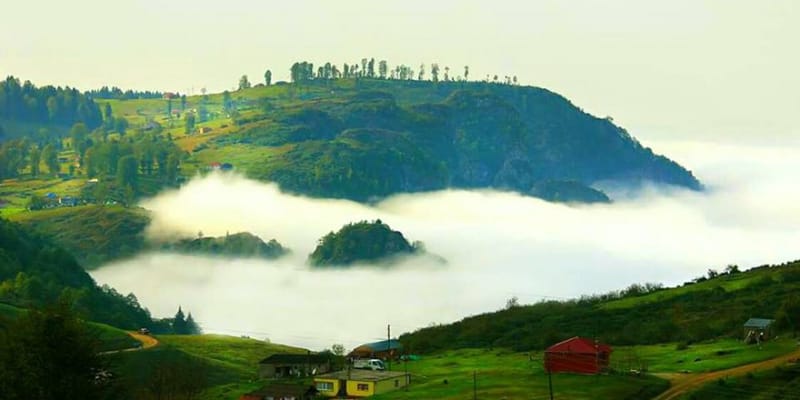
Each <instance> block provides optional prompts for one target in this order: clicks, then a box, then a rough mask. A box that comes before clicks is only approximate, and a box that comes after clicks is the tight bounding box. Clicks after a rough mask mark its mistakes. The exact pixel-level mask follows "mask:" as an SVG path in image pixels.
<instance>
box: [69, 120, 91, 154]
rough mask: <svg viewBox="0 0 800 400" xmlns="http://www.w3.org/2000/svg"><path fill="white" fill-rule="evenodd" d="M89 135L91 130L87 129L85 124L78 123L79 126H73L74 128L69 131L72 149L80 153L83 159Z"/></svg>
mask: <svg viewBox="0 0 800 400" xmlns="http://www.w3.org/2000/svg"><path fill="white" fill-rule="evenodd" d="M87 135H89V130H88V129H87V128H86V124H84V123H83V122H78V123H77V124H75V125H72V128H71V129H70V130H69V137H70V142H71V143H72V149H73V150H75V152H77V153H79V155H80V156H81V157H83V152H84V151H86V149H85V146H86V136H87Z"/></svg>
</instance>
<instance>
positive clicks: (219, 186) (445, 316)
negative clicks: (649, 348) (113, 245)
mask: <svg viewBox="0 0 800 400" xmlns="http://www.w3.org/2000/svg"><path fill="white" fill-rule="evenodd" d="M658 145H659V147H661V148H663V149H665V150H667V152H668V153H670V154H673V155H674V156H675V158H676V159H678V160H680V161H681V162H682V163H683V164H684V165H687V166H690V167H691V168H692V169H693V170H694V171H695V173H696V174H697V176H698V177H699V178H700V179H701V180H702V181H703V183H704V184H705V185H706V186H707V190H706V191H704V192H692V191H688V190H682V189H677V188H666V187H646V188H644V189H641V190H638V191H635V192H628V191H625V192H614V191H613V190H610V191H609V193H610V195H611V196H612V197H613V198H614V199H615V202H614V203H613V204H610V205H608V204H601V205H588V206H587V205H584V206H577V205H571V206H570V205H564V204H556V203H547V202H544V201H541V200H539V199H535V198H531V197H524V196H521V195H518V194H514V193H507V192H505V193H504V192H494V191H488V190H478V191H464V190H446V191H440V192H432V193H418V194H402V195H397V196H393V197H390V198H388V199H386V200H384V201H382V202H380V203H378V204H376V205H374V206H368V205H363V204H359V203H354V202H351V201H346V200H330V199H310V198H306V197H302V196H294V195H288V194H285V193H282V192H280V190H279V189H278V188H277V186H276V185H274V184H271V183H263V182H256V181H251V180H247V179H245V178H242V177H240V176H238V175H228V174H212V175H210V176H207V177H204V178H200V177H198V178H196V179H194V180H192V181H190V182H189V183H188V184H187V185H185V186H183V187H182V188H181V189H180V190H174V191H169V192H164V193H162V194H159V195H158V196H157V197H155V198H152V199H148V200H146V201H144V202H143V203H142V206H144V207H145V208H147V209H149V210H151V211H152V217H153V222H152V223H151V225H150V226H149V227H148V232H147V235H148V237H150V238H155V237H165V236H169V237H173V236H175V235H178V236H184V237H194V236H195V235H197V232H198V231H202V232H203V234H204V235H205V236H222V235H225V234H226V233H227V232H230V233H235V232H239V231H248V232H252V233H254V234H256V235H259V236H260V237H261V238H262V239H264V240H269V239H271V238H275V239H277V240H278V241H279V242H281V243H282V244H283V245H285V246H287V247H288V248H290V249H291V251H292V253H291V254H290V255H288V256H286V257H283V258H280V259H278V260H274V261H264V260H254V259H228V258H215V257H201V256H181V255H175V254H160V253H151V254H141V255H139V256H137V257H136V258H133V259H130V260H123V261H119V262H115V263H111V264H109V265H105V266H103V267H101V268H100V269H98V270H93V271H91V274H92V276H93V277H94V278H95V279H96V280H97V281H98V283H101V284H104V283H107V284H109V285H111V286H112V287H114V288H115V289H117V290H119V291H120V292H122V293H129V292H134V293H135V294H136V295H137V296H138V298H139V301H140V302H141V303H142V304H144V305H145V306H147V307H148V308H149V309H150V310H151V311H152V312H153V314H154V315H155V316H159V317H164V316H171V315H174V313H175V311H176V310H177V307H178V306H179V305H180V306H182V307H183V309H184V310H185V311H186V310H188V311H191V312H192V313H193V316H194V317H195V319H196V320H198V321H199V323H200V324H201V325H202V327H203V328H204V329H205V330H206V331H207V332H214V333H226V334H233V335H237V336H238V335H248V336H251V337H254V338H258V339H264V338H269V339H270V340H271V341H273V342H276V343H287V344H293V345H297V346H303V347H307V348H311V349H315V350H321V349H324V348H327V347H330V346H331V345H332V344H334V343H341V344H344V345H345V346H346V347H347V348H352V347H354V346H356V345H358V344H360V343H364V342H370V341H375V340H380V339H381V338H382V337H385V336H384V335H385V332H386V331H385V329H386V324H391V325H392V327H393V328H392V329H393V332H394V333H395V334H400V333H403V332H409V331H413V330H416V329H418V328H422V327H425V326H428V325H430V324H431V323H449V322H452V321H456V320H459V319H461V318H464V317H466V316H469V315H474V314H478V313H484V312H490V311H494V310H498V309H500V308H502V307H503V306H504V305H505V303H506V301H507V300H508V299H510V298H511V297H512V296H516V297H517V298H518V299H519V301H520V303H523V304H531V303H534V302H537V301H541V300H552V299H569V298H577V297H580V296H581V295H589V294H599V293H606V292H609V291H613V290H620V289H623V288H625V287H627V286H628V285H630V284H632V283H645V282H652V283H661V284H664V285H667V286H675V285H680V284H682V283H683V282H686V281H689V280H691V279H693V278H695V277H699V276H702V275H705V274H706V273H707V271H708V269H716V270H718V271H722V270H724V269H725V267H726V266H727V265H729V264H737V265H739V266H740V268H741V269H742V270H744V269H748V268H752V267H755V266H759V265H763V264H776V263H782V262H785V261H791V260H795V259H798V257H799V256H798V253H797V243H800V231H799V230H798V229H797V227H798V226H800V212H798V211H800V209H798V204H800V188H799V187H798V186H797V184H796V183H797V182H798V181H800V157H796V155H797V149H796V148H786V147H778V146H766V145H762V146H757V147H753V146H743V145H730V144H713V143H708V142H700V143H698V142H692V141H685V142H684V141H669V142H659V143H658ZM221 210H224V211H221ZM376 218H380V219H381V220H382V221H383V222H385V223H387V224H389V226H391V227H392V228H393V229H397V230H399V231H401V232H402V233H403V234H404V235H405V237H406V238H408V239H409V240H411V241H414V240H421V241H422V242H424V243H425V246H426V248H427V250H428V251H429V252H430V253H431V254H433V255H435V256H438V257H442V258H444V259H445V260H446V261H447V262H446V263H445V264H442V263H441V262H439V261H438V258H436V257H412V258H409V259H406V260H404V261H403V262H401V263H400V264H398V265H395V266H394V267H392V268H388V269H387V268H384V267H375V266H359V267H355V268H352V269H349V270H332V271H331V270H327V271H319V270H315V269H313V268H311V267H309V266H308V265H307V264H306V259H307V257H308V254H309V253H311V252H312V251H313V250H314V246H315V244H316V243H317V240H318V239H319V238H320V237H322V236H323V235H325V234H326V233H328V232H330V231H335V230H338V229H339V228H340V227H341V226H342V225H344V224H346V223H349V222H353V221H359V220H365V219H366V220H373V219H376Z"/></svg>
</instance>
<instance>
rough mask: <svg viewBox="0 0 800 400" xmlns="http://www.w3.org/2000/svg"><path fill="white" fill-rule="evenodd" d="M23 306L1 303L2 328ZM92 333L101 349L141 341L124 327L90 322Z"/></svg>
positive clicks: (17, 314) (129, 345)
mask: <svg viewBox="0 0 800 400" xmlns="http://www.w3.org/2000/svg"><path fill="white" fill-rule="evenodd" d="M25 312H26V310H25V309H23V308H18V307H14V306H12V305H9V304H4V303H0V328H2V327H3V325H4V321H8V320H10V319H14V318H18V317H19V316H20V315H22V314H23V313H25ZM89 330H90V334H91V335H92V336H93V337H94V338H95V339H97V341H98V342H99V343H100V345H99V350H100V351H112V350H122V349H129V348H133V347H136V346H137V345H138V344H139V342H138V341H136V340H135V339H133V338H131V337H130V336H129V335H128V334H127V333H126V332H125V331H123V330H122V329H118V328H115V327H113V326H110V325H106V324H100V323H97V322H89Z"/></svg>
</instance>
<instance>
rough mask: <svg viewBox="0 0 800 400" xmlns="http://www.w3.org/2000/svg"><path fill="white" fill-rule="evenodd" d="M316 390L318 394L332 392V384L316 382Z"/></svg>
mask: <svg viewBox="0 0 800 400" xmlns="http://www.w3.org/2000/svg"><path fill="white" fill-rule="evenodd" d="M317 390H319V391H320V392H321V391H330V390H333V382H317Z"/></svg>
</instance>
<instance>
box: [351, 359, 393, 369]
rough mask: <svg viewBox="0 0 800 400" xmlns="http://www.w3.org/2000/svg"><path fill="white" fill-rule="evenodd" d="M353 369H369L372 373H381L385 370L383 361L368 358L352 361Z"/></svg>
mask: <svg viewBox="0 0 800 400" xmlns="http://www.w3.org/2000/svg"><path fill="white" fill-rule="evenodd" d="M353 368H356V369H371V370H373V371H383V370H385V369H386V366H385V365H383V361H381V360H379V359H377V358H369V359H366V358H364V359H358V360H353Z"/></svg>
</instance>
